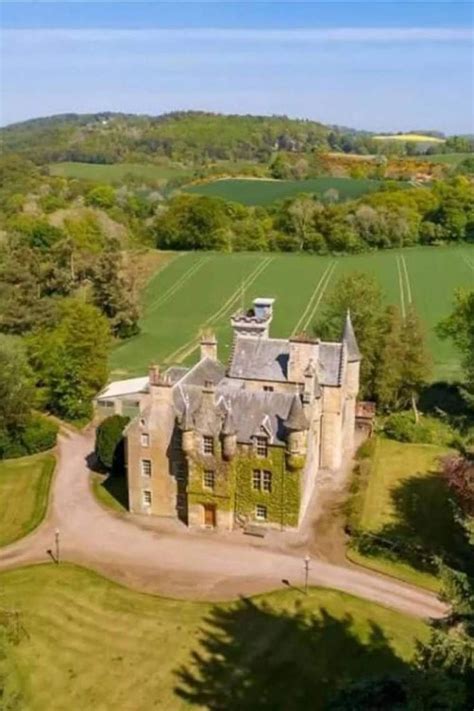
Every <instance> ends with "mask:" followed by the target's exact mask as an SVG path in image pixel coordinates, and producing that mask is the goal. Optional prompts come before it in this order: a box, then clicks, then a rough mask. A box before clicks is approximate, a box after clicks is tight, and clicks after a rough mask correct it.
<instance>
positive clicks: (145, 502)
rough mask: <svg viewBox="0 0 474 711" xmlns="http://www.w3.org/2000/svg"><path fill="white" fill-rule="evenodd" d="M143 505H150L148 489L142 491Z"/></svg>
mask: <svg viewBox="0 0 474 711" xmlns="http://www.w3.org/2000/svg"><path fill="white" fill-rule="evenodd" d="M143 505H144V506H151V491H150V490H149V489H145V490H144V491H143Z"/></svg>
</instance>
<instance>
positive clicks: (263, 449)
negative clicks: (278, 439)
mask: <svg viewBox="0 0 474 711" xmlns="http://www.w3.org/2000/svg"><path fill="white" fill-rule="evenodd" d="M255 448H256V450H257V456H259V457H267V456H268V441H267V438H266V437H256V438H255Z"/></svg>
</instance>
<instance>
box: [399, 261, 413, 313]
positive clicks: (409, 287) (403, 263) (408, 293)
mask: <svg viewBox="0 0 474 711" xmlns="http://www.w3.org/2000/svg"><path fill="white" fill-rule="evenodd" d="M400 261H401V263H402V267H403V272H404V274H405V284H406V287H407V297H408V303H409V304H411V303H412V301H413V299H412V295H411V285H410V277H409V276H408V269H407V263H406V261H405V257H404V255H403V254H402V255H401V257H400Z"/></svg>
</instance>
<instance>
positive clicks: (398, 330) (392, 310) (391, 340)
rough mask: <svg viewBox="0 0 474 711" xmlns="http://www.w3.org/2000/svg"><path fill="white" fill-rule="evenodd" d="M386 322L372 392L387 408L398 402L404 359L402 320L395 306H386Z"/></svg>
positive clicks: (396, 404) (395, 405) (394, 405)
mask: <svg viewBox="0 0 474 711" xmlns="http://www.w3.org/2000/svg"><path fill="white" fill-rule="evenodd" d="M386 324H387V328H386V332H385V334H384V336H383V343H382V346H381V348H380V357H379V359H378V362H377V364H376V367H375V371H376V372H375V383H374V392H375V394H376V396H377V401H378V403H379V405H381V406H382V407H384V408H387V409H389V408H393V407H397V406H398V404H399V397H400V388H401V385H402V365H403V359H404V348H403V343H402V331H403V322H402V317H401V314H400V310H399V309H398V308H397V307H396V306H389V307H388V309H387V317H386Z"/></svg>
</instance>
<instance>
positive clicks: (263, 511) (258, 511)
mask: <svg viewBox="0 0 474 711" xmlns="http://www.w3.org/2000/svg"><path fill="white" fill-rule="evenodd" d="M255 518H256V519H257V521H266V520H267V507H266V506H262V504H257V505H256V507H255Z"/></svg>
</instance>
